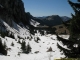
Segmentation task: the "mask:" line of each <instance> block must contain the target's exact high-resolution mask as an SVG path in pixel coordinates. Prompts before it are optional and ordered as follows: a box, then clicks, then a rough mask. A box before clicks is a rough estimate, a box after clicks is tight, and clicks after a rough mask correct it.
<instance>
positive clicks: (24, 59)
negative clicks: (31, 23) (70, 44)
mask: <svg viewBox="0 0 80 60" xmlns="http://www.w3.org/2000/svg"><path fill="white" fill-rule="evenodd" d="M3 23H4V25H5V26H6V27H7V30H9V31H10V32H12V33H13V34H14V37H15V39H13V38H10V37H7V36H6V37H5V38H2V37H1V36H0V38H1V39H2V42H4V41H5V42H6V45H7V48H10V49H9V50H8V54H7V56H4V55H0V59H1V60H54V59H56V58H61V57H65V56H64V55H62V54H61V53H62V52H60V50H59V49H58V47H57V43H59V44H61V43H60V42H58V41H57V38H56V35H51V34H48V35H43V36H41V35H40V33H39V31H37V33H36V34H35V35H31V34H30V33H29V30H28V29H26V28H25V27H21V26H20V25H17V24H16V23H15V22H13V24H14V28H12V27H10V26H9V25H8V24H7V23H5V22H4V21H3ZM18 36H19V37H21V39H19V38H18ZM30 36H32V39H31V40H29V39H27V38H28V37H29V38H30ZM60 36H61V37H64V38H66V39H68V38H69V35H60ZM25 37H26V38H25ZM37 37H39V38H40V40H39V41H38V43H36V42H35V41H34V40H36V39H37ZM18 40H20V41H21V42H22V40H25V42H26V45H27V44H28V43H29V44H30V46H31V48H32V51H31V52H30V53H29V54H25V53H22V50H21V44H19V43H17V42H18ZM12 42H13V43H14V46H11V43H12ZM50 47H51V48H52V50H53V51H51V52H47V50H48V49H49V48H50ZM36 51H38V53H35V52H36Z"/></svg>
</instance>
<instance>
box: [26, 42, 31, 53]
mask: <svg viewBox="0 0 80 60" xmlns="http://www.w3.org/2000/svg"><path fill="white" fill-rule="evenodd" d="M31 49H32V48H31V46H30V45H29V43H28V45H27V47H26V53H27V54H28V53H30V52H31Z"/></svg>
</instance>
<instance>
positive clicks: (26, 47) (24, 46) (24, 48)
mask: <svg viewBox="0 0 80 60" xmlns="http://www.w3.org/2000/svg"><path fill="white" fill-rule="evenodd" d="M21 49H22V50H23V53H26V54H28V53H30V52H31V47H30V45H29V43H28V45H27V46H26V42H25V41H23V42H22V44H21Z"/></svg>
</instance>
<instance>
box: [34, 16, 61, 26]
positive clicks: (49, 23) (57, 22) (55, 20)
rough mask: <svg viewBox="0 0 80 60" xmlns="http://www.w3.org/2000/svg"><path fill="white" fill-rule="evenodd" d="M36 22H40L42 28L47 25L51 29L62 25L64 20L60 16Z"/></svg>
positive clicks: (48, 17) (47, 17)
mask: <svg viewBox="0 0 80 60" xmlns="http://www.w3.org/2000/svg"><path fill="white" fill-rule="evenodd" d="M34 20H36V21H37V22H39V23H40V25H41V26H43V25H47V26H50V27H51V26H55V25H60V24H62V19H61V17H60V16H59V15H51V16H46V17H45V18H43V17H42V18H37V19H36V18H35V19H34Z"/></svg>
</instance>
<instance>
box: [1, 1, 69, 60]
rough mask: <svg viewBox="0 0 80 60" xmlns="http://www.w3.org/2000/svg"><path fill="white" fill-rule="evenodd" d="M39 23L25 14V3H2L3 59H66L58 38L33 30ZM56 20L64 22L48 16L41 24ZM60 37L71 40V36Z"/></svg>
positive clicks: (42, 31) (57, 17)
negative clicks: (60, 48) (60, 49)
mask: <svg viewBox="0 0 80 60" xmlns="http://www.w3.org/2000/svg"><path fill="white" fill-rule="evenodd" d="M55 20H56V21H55ZM37 21H38V19H37V18H34V17H33V16H32V15H31V14H30V13H29V12H25V8H24V3H23V1H22V0H0V59H1V60H53V59H55V58H61V57H65V56H64V54H63V55H62V54H61V53H62V52H60V51H59V49H58V48H57V43H59V42H58V41H57V38H56V35H54V34H48V33H47V32H49V31H46V30H43V29H40V31H39V30H38V29H37V30H36V29H35V28H34V27H36V26H37V25H38V24H39V23H38V22H37ZM45 21H48V22H46V23H45ZM54 21H55V23H56V24H60V22H61V19H60V17H59V16H58V15H54V16H48V17H46V18H45V19H44V20H40V23H43V25H50V26H52V25H51V24H53V22H54ZM57 21H58V22H57ZM59 21H60V22H59ZM50 23H51V24H50ZM56 24H55V25H56ZM53 25H54V24H53ZM52 31H53V30H52ZM32 33H33V34H32ZM60 36H61V37H63V38H65V39H68V38H69V35H60ZM59 44H61V43H59ZM64 48H67V47H65V46H64Z"/></svg>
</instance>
